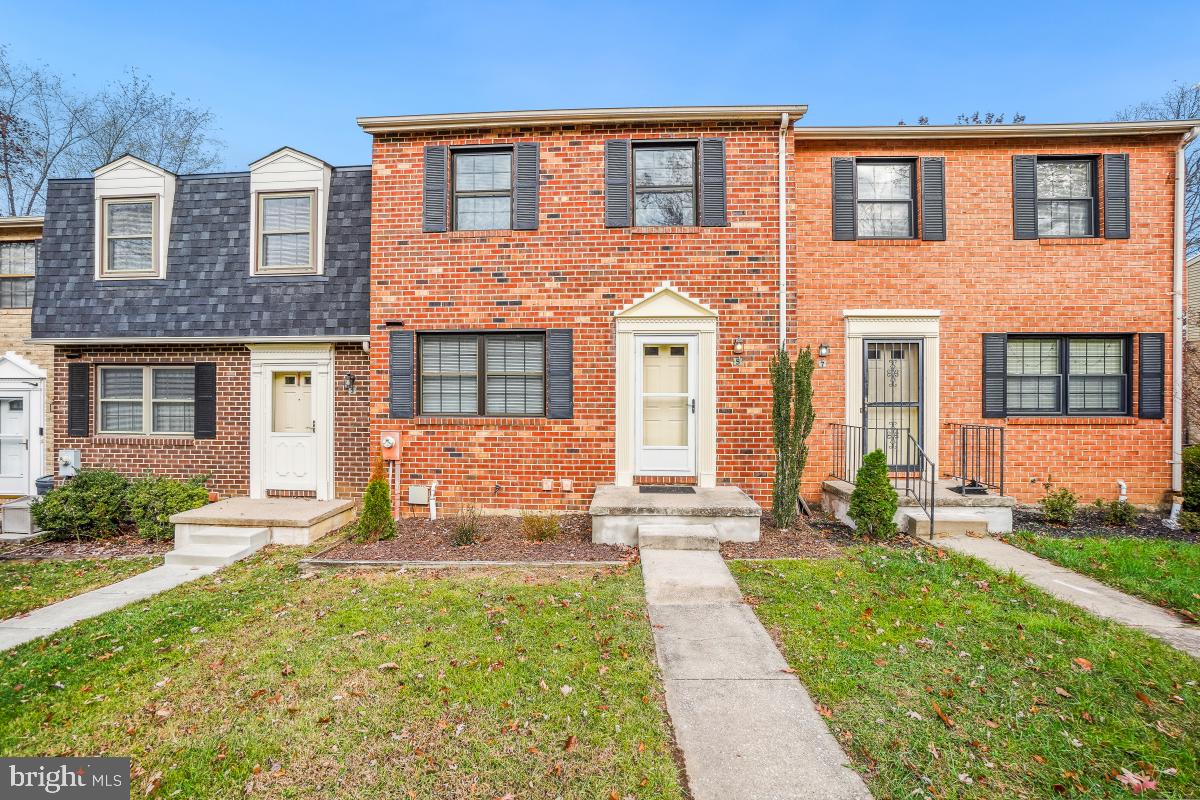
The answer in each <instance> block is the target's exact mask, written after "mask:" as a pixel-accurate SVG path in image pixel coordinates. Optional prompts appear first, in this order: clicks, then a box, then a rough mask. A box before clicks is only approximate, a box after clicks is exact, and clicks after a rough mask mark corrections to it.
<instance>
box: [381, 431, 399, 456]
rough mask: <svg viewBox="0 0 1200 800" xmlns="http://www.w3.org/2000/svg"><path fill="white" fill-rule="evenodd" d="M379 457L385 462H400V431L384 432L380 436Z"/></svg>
mask: <svg viewBox="0 0 1200 800" xmlns="http://www.w3.org/2000/svg"><path fill="white" fill-rule="evenodd" d="M379 455H381V456H382V457H383V460H384V461H399V460H400V431H384V432H383V433H381V434H379Z"/></svg>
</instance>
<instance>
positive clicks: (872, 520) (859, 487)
mask: <svg viewBox="0 0 1200 800" xmlns="http://www.w3.org/2000/svg"><path fill="white" fill-rule="evenodd" d="M899 507H900V498H899V497H898V496H897V495H896V490H895V489H894V488H893V487H892V484H891V482H890V481H889V480H888V464H887V456H886V455H884V453H883V451H882V450H874V451H872V452H870V453H867V454H866V455H865V456H863V463H862V466H861V467H859V470H858V475H857V476H856V477H855V479H854V491H853V492H852V493H851V494H850V519H852V520H854V527H855V529H856V530H857V531H858V532H859V533H860V534H862V535H863V536H870V537H871V538H873V539H890V538H891V537H893V536H895V535H896V523H895V521H894V519H893V518H894V517H895V516H896V510H897V509H898V508H899Z"/></svg>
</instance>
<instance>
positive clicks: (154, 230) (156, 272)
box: [99, 195, 162, 280]
mask: <svg viewBox="0 0 1200 800" xmlns="http://www.w3.org/2000/svg"><path fill="white" fill-rule="evenodd" d="M140 203H149V204H150V269H142V270H136V271H135V270H112V269H110V268H109V265H108V242H109V240H110V239H144V238H146V237H144V236H112V234H110V233H109V232H108V210H109V209H110V208H112V207H113V206H125V205H135V204H140ZM99 227H100V253H99V258H100V277H101V278H104V279H105V280H111V279H113V278H116V279H130V278H158V277H161V276H162V270H161V268H160V266H159V256H158V197H157V196H155V195H145V196H143V197H105V198H104V199H102V200H101V201H100V226H99Z"/></svg>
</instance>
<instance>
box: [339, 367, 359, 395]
mask: <svg viewBox="0 0 1200 800" xmlns="http://www.w3.org/2000/svg"><path fill="white" fill-rule="evenodd" d="M356 382H357V380H356V379H355V377H354V373H353V372H347V373H346V377H344V378H342V388H343V389H345V390H346V394H354V384H355V383H356Z"/></svg>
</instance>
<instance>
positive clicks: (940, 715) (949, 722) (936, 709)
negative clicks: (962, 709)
mask: <svg viewBox="0 0 1200 800" xmlns="http://www.w3.org/2000/svg"><path fill="white" fill-rule="evenodd" d="M929 704H930V705H931V706H933V710H934V712H935V713H936V714H937V715H938V719H940V720H941V721H942V724H943V725H945V726H946V727H947V728H953V727H954V720H952V719H950V718H949V717H948V716H946V712H945V711H942V707H941V706H939V705H938V704H937V701H936V700H930V701H929Z"/></svg>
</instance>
